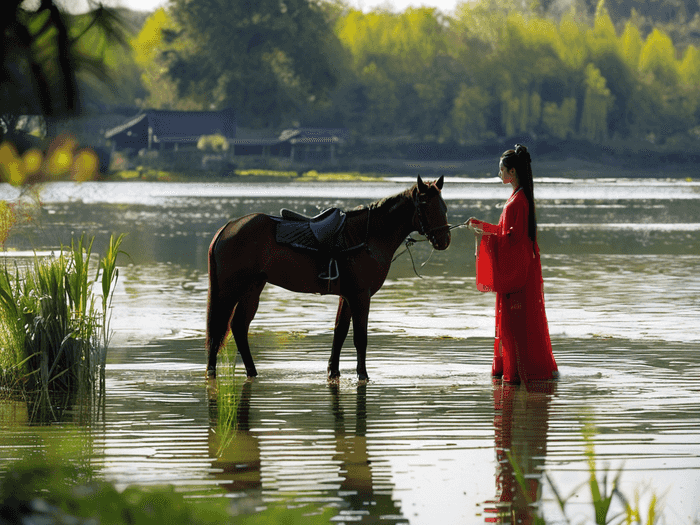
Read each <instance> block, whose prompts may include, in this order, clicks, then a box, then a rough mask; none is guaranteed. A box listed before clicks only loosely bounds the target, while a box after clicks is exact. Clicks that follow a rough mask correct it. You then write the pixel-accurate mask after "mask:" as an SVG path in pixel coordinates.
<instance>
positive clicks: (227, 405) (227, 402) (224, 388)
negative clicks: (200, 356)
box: [214, 344, 240, 456]
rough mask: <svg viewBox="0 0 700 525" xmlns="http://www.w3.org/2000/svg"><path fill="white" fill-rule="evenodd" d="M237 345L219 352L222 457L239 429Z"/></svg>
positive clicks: (218, 417) (218, 419)
mask: <svg viewBox="0 0 700 525" xmlns="http://www.w3.org/2000/svg"><path fill="white" fill-rule="evenodd" d="M236 352H237V349H236V345H234V344H226V345H225V346H224V347H223V348H222V349H221V350H220V352H219V365H218V367H217V377H216V385H215V388H216V392H215V394H214V395H216V430H215V432H216V436H217V438H218V447H217V452H216V455H217V456H220V455H221V454H222V453H223V451H224V450H226V449H227V448H228V447H229V445H230V444H231V443H232V442H233V439H234V438H235V436H236V431H237V429H238V404H239V402H240V394H239V392H238V390H239V389H238V381H237V379H236Z"/></svg>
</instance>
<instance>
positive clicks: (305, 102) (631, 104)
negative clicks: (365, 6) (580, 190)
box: [132, 0, 700, 143]
mask: <svg viewBox="0 0 700 525" xmlns="http://www.w3.org/2000/svg"><path fill="white" fill-rule="evenodd" d="M221 1H223V0H221ZM319 1H320V3H311V2H310V0H285V1H284V2H283V3H279V2H278V1H275V2H273V1H272V0H264V1H262V2H260V3H253V2H246V1H245V0H236V1H235V2H233V3H232V2H226V5H227V7H228V8H227V9H222V7H221V5H220V1H219V0H200V1H197V2H192V1H188V0H173V2H172V4H171V8H170V9H169V10H162V11H159V12H156V13H155V14H154V15H153V16H152V17H151V19H150V20H149V21H148V22H147V24H146V25H145V26H144V28H143V30H142V32H141V34H140V35H139V36H138V38H137V39H135V40H134V41H133V42H132V44H133V45H134V48H135V49H136V57H137V60H138V63H139V65H140V66H141V68H142V72H143V83H144V85H146V86H147V87H148V88H149V90H150V93H151V95H150V99H149V101H150V102H151V104H152V105H154V106H155V107H181V108H193V107H197V108H209V107H222V106H224V105H228V106H232V107H234V108H235V109H236V110H237V112H238V114H239V121H240V122H241V123H243V122H245V124H243V125H245V126H255V125H269V124H282V125H284V124H289V123H292V122H295V121H297V122H300V123H302V122H303V123H304V124H310V123H313V124H314V125H328V126H330V125H332V126H346V127H348V128H350V129H352V130H353V131H355V132H356V133H358V134H369V135H379V134H382V135H401V136H405V135H409V136H412V137H413V138H415V139H417V140H426V139H428V140H437V141H454V142H461V143H473V142H477V141H480V140H484V139H489V138H494V137H504V136H515V135H519V136H520V135H527V134H530V135H533V136H544V137H547V136H549V137H553V138H557V139H558V138H566V137H577V138H584V139H588V140H592V141H605V140H609V139H611V138H616V137H617V138H640V137H642V138H647V137H649V136H651V135H654V136H655V137H657V138H659V137H660V138H661V139H662V140H664V139H665V137H670V136H671V135H676V136H682V137H686V138H687V139H688V140H690V139H689V137H691V135H693V133H694V132H693V131H692V130H697V128H698V119H699V118H700V112H699V110H698V108H699V107H700V95H699V93H700V52H699V51H698V46H693V45H683V46H680V45H679V44H678V43H677V42H675V41H674V36H673V35H677V34H680V33H679V31H680V30H679V29H678V27H680V26H679V25H673V22H669V21H668V20H667V21H666V22H665V23H664V24H656V25H655V26H654V27H650V26H649V18H648V17H649V16H651V14H653V13H656V12H657V11H659V10H661V9H662V7H663V6H664V5H666V7H667V8H669V9H670V11H672V14H673V17H675V18H674V20H676V19H677V20H681V19H682V18H683V17H686V18H685V19H687V18H688V17H690V16H695V15H696V13H697V11H698V9H697V8H695V7H693V5H691V4H692V3H691V2H685V1H684V0H653V1H652V2H647V4H649V5H646V4H645V5H646V7H644V9H642V4H643V3H642V2H638V1H636V0H573V1H571V2H555V1H553V0H551V1H548V0H539V1H527V2H522V1H515V0H470V1H468V2H467V1H465V2H463V3H461V4H460V5H459V6H458V8H457V10H456V12H455V15H454V16H447V15H445V14H443V13H441V12H440V11H439V10H437V9H433V8H420V9H415V8H409V9H407V10H405V11H404V12H401V13H394V12H389V11H383V10H375V11H371V12H368V13H364V12H362V11H359V10H356V9H352V8H350V7H348V6H347V5H345V4H344V3H343V0H335V1H334V2H330V1H321V0H319ZM563 5H566V6H567V8H566V9H562V6H563ZM649 6H651V7H649ZM667 12H668V10H667ZM650 13H651V14H650ZM698 17H699V18H698V27H699V28H700V14H698ZM685 19H684V20H685ZM690 26H692V23H691V24H690ZM683 34H684V35H686V36H687V35H688V34H689V33H688V32H687V31H686V32H685V33H683ZM222 50H225V52H224V51H222ZM695 135H697V133H695ZM693 136H694V135H693ZM684 140H685V139H684Z"/></svg>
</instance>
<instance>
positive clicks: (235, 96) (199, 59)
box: [163, 0, 338, 126]
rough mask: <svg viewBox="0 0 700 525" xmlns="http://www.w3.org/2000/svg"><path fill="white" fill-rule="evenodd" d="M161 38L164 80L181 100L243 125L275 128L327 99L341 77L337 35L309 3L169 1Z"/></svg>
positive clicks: (299, 0) (297, 0)
mask: <svg viewBox="0 0 700 525" xmlns="http://www.w3.org/2000/svg"><path fill="white" fill-rule="evenodd" d="M170 6H171V7H170V9H171V11H170V15H171V17H172V19H173V21H174V28H173V29H172V30H171V31H168V32H166V33H164V34H163V52H164V53H165V58H166V60H165V63H166V67H167V69H168V75H169V76H170V78H172V79H173V80H174V81H175V82H176V85H177V87H178V94H179V95H180V96H181V97H186V98H190V99H192V100H194V101H197V103H198V104H200V105H201V106H203V107H204V106H205V105H208V106H209V107H207V108H206V109H210V108H223V107H233V108H235V109H236V111H237V113H238V115H239V117H240V119H241V121H242V122H245V123H246V125H261V126H265V125H272V124H277V123H279V122H280V121H281V120H282V119H283V117H284V115H288V114H290V113H295V112H297V111H299V109H300V108H302V107H303V106H305V105H307V104H313V103H315V102H317V101H318V100H320V99H325V98H326V97H327V95H328V92H329V90H330V89H331V88H332V87H333V86H334V85H335V83H336V78H337V76H338V72H337V71H336V70H335V67H334V64H333V61H332V59H331V57H330V55H329V50H330V49H332V47H333V45H334V43H333V40H334V39H335V36H334V34H333V32H332V30H331V28H330V27H329V24H328V23H327V20H326V18H325V16H324V13H323V11H322V10H321V8H320V7H319V5H318V4H316V3H313V2H311V1H309V0H284V1H282V2H280V1H279V0H258V1H255V2H253V1H251V0H235V1H223V0H198V1H197V2H192V1H189V0H172V2H171V4H170Z"/></svg>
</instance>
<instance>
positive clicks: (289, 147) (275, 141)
mask: <svg viewBox="0 0 700 525" xmlns="http://www.w3.org/2000/svg"><path fill="white" fill-rule="evenodd" d="M348 138H349V132H348V130H347V129H345V128H291V129H286V130H284V131H282V133H280V134H279V135H278V136H277V137H271V136H261V135H258V136H256V135H255V133H246V132H245V131H243V133H241V136H238V137H236V138H235V139H231V140H229V145H230V146H231V149H230V151H231V152H232V154H233V155H234V156H243V155H258V156H265V157H268V156H271V157H278V158H282V159H288V160H289V162H290V163H292V164H293V163H302V164H305V163H314V162H331V163H334V162H335V161H336V160H337V154H338V148H339V147H340V146H342V145H344V144H345V143H347V141H348Z"/></svg>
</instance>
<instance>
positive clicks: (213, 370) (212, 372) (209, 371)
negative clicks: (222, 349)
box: [207, 368, 216, 379]
mask: <svg viewBox="0 0 700 525" xmlns="http://www.w3.org/2000/svg"><path fill="white" fill-rule="evenodd" d="M215 377H216V368H207V378H209V379H213V378H215Z"/></svg>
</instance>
